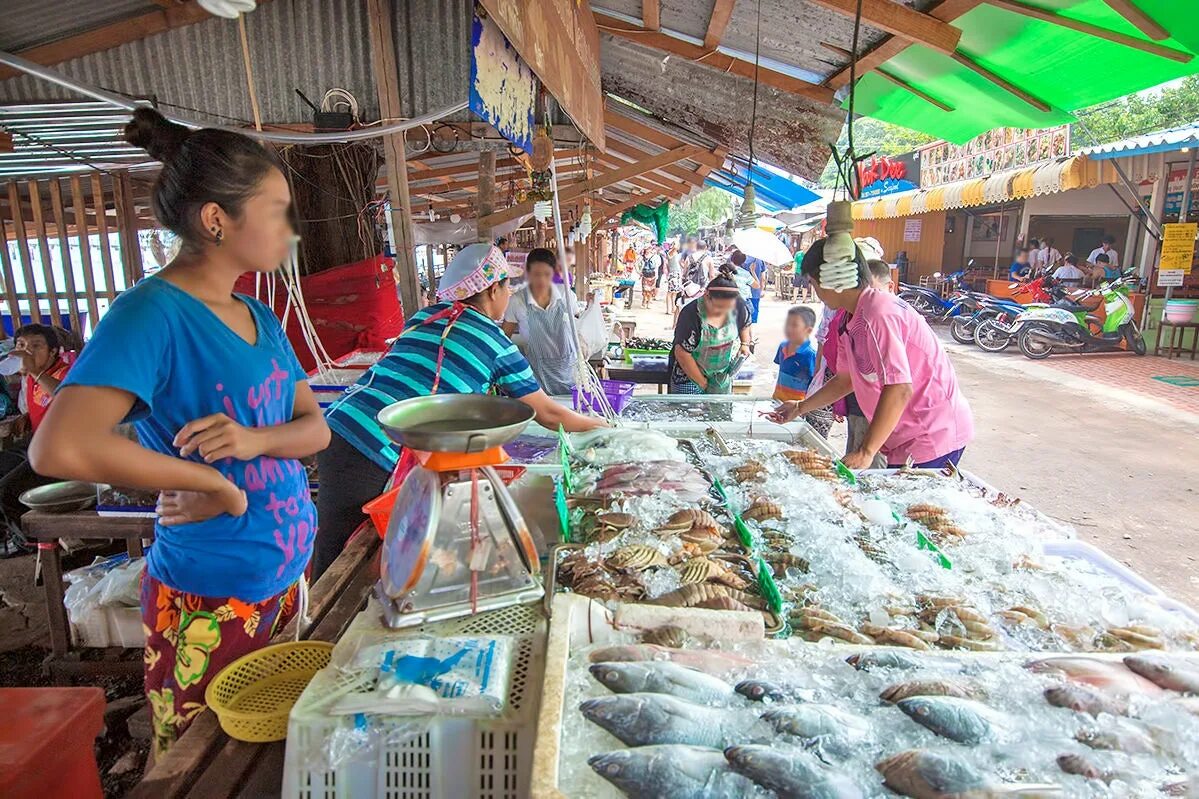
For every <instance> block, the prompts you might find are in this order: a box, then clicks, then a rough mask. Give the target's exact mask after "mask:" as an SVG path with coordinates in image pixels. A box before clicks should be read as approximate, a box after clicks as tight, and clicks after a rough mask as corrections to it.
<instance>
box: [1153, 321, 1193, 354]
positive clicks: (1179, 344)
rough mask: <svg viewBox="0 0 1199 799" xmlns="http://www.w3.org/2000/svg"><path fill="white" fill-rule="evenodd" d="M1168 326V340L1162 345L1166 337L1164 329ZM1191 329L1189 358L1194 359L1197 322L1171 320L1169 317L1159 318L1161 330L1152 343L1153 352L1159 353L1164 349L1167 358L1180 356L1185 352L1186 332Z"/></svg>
mask: <svg viewBox="0 0 1199 799" xmlns="http://www.w3.org/2000/svg"><path fill="white" fill-rule="evenodd" d="M1167 328H1170V331H1169V333H1170V341H1169V342H1168V343H1166V344H1165V345H1164V346H1163V342H1164V341H1165V338H1166V329H1167ZM1188 330H1190V331H1191V349H1190V353H1191V360H1192V361H1193V360H1195V355H1196V354H1199V322H1171V321H1170V320H1169V319H1162V320H1161V330H1160V331H1159V332H1158V334H1157V343H1156V344H1154V345H1153V354H1154V355H1158V354H1161V353H1162V351H1163V350H1164V351H1165V353H1164V354H1165V356H1166V357H1167V358H1174V357H1178V358H1180V359H1181V358H1182V354H1183V353H1184V352H1186V351H1187V350H1186V332H1187V331H1188Z"/></svg>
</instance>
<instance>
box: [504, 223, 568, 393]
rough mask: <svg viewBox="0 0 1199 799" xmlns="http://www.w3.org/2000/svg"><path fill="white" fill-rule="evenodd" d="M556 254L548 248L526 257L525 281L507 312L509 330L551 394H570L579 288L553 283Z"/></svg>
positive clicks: (546, 391)
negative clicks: (573, 321)
mask: <svg viewBox="0 0 1199 799" xmlns="http://www.w3.org/2000/svg"><path fill="white" fill-rule="evenodd" d="M556 268H557V258H556V257H555V256H554V253H553V252H551V251H550V250H547V249H546V248H544V247H538V248H536V249H534V250H532V251H530V252H529V257H528V258H527V259H526V260H525V285H524V286H523V287H522V288H520V289H519V290H517V291H516V292H515V293H514V294H513V295H512V299H511V300H509V302H508V309H507V310H506V311H505V312H504V332H505V333H507V334H508V336H509V337H510V338H511V339H512V340H513V341H514V342H516V344H517V345H518V346H519V347H520V348H521V351H523V352H524V354H525V357H526V358H528V359H529V366H531V367H532V368H533V375H534V376H535V377H536V378H537V382H538V383H540V384H541V388H542V390H543V391H545V393H546V394H550V395H560V394H569V393H570V390H571V389H572V388H574V386H575V383H576V382H578V381H577V380H576V379H575V375H576V374H577V372H578V367H577V362H578V345H577V344H576V345H573V346H572V345H571V341H570V336H571V332H570V331H571V325H570V319H568V318H567V317H568V315H569V314H576V315H577V311H578V305H579V302H578V300H577V299H576V298H575V295H574V292H573V291H571V290H570V289H568V288H565V287H564V286H561V285H555V284H554V271H555V269H556Z"/></svg>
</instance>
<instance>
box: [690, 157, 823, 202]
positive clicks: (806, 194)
mask: <svg viewBox="0 0 1199 799" xmlns="http://www.w3.org/2000/svg"><path fill="white" fill-rule="evenodd" d="M746 172H747V170H746V168H745V167H742V166H740V165H737V166H735V167H734V168H733V169H732V170H720V171H718V172H713V173H712V174H710V175H708V177H707V179H706V180H704V183H705V185H708V186H716V187H717V188H721V189H724V190H725V191H727V192H729V193H731V194H735V195H737V196H738V197H744V196H745V176H746ZM752 174H753V184H754V193H755V195H756V196H757V202H758V203H759V204H760V205H762V206H763V207H764V208H765V209H766V210H768V211H788V210H790V209H792V208H798V207H799V206H801V205H807V204H808V203H810V202H812V201H814V200H819V199H820V195H819V194H817V193H816V192H814V191H812V190H811V189H808V188H806V187H804V186H802V185H800V184H799V183H796V182H795V181H793V180H791V179H790V178H788V177H787V176H786V175H785V174H783V173H782V172H780V171H779V170H776V169H774V168H773V167H770V166H768V165H765V164H755V165H754V168H753V173H752Z"/></svg>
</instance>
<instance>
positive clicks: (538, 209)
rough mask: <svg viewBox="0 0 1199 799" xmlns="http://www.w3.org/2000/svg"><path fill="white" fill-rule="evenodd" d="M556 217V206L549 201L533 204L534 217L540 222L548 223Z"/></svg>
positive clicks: (539, 201)
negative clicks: (552, 217) (551, 218)
mask: <svg viewBox="0 0 1199 799" xmlns="http://www.w3.org/2000/svg"><path fill="white" fill-rule="evenodd" d="M553 215H554V204H553V203H552V202H550V201H549V200H538V201H537V202H535V203H533V217H534V218H535V219H536V220H537V221H538V222H542V223H544V222H546V221H548V220H549V218H550V217H551V216H553Z"/></svg>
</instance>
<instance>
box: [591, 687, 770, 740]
mask: <svg viewBox="0 0 1199 799" xmlns="http://www.w3.org/2000/svg"><path fill="white" fill-rule="evenodd" d="M579 710H580V711H582V713H583V715H584V716H586V717H587V718H588V719H590V720H591V721H593V722H595V723H596V724H598V725H599V726H601V727H603V728H604V729H605V730H607V731H608V732H610V733H612V734H613V735H615V736H616V737H617V738H619V739H620V740H621V741H623V742H624V743H625V744H627V745H628V746H649V745H652V744H688V745H691V746H710V747H714V748H717V749H720V748H723V747H725V746H728V745H729V744H731V743H733V742H735V741H744V740H746V738H747V731H748V729H749V727H751V726H752V724H747V723H746V719H745V718H744V717H741V716H738V715H737V714H734V713H730V712H729V711H728V710H726V709H717V708H707V707H702V706H700V705H696V704H692V703H691V702H685V701H683V700H682V699H676V698H675V697H673V696H667V695H666V694H617V695H615V696H603V697H599V698H598V699H588V700H587V701H585V702H583V703H582V704H580V705H579Z"/></svg>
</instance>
